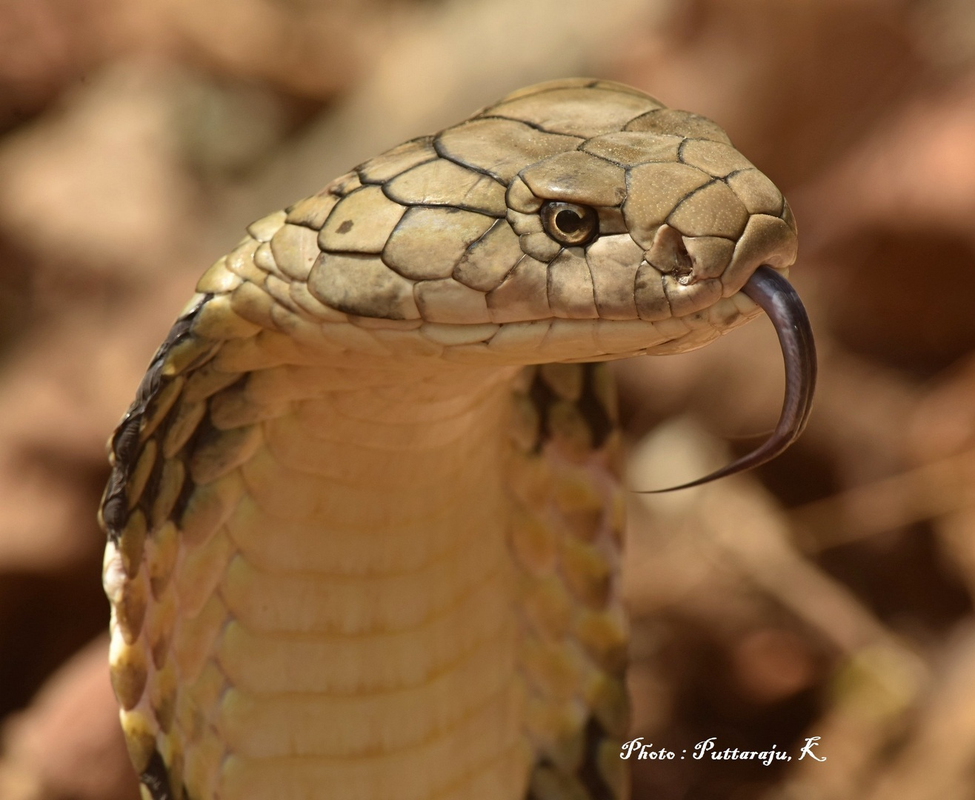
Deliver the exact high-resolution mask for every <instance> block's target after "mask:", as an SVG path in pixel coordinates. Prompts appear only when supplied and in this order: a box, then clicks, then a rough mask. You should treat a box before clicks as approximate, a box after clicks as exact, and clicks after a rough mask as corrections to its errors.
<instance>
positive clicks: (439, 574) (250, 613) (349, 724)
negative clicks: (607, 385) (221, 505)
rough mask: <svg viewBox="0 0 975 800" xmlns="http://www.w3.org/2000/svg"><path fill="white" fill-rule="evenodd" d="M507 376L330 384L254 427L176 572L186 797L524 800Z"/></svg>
mask: <svg viewBox="0 0 975 800" xmlns="http://www.w3.org/2000/svg"><path fill="white" fill-rule="evenodd" d="M510 375H511V373H510V372H505V371H498V370H492V371H490V372H486V371H483V370H482V371H475V370H471V369H466V368H465V369H461V368H458V369H457V370H449V371H444V370H443V368H442V367H441V368H440V370H439V371H438V372H437V373H436V374H433V373H431V374H425V373H424V372H423V370H422V369H406V370H404V369H402V368H398V369H396V370H391V371H390V372H389V373H388V374H385V375H377V374H376V372H375V370H374V369H372V370H371V371H370V379H369V385H368V386H363V384H364V383H366V381H365V380H364V379H363V380H360V382H359V383H360V385H359V387H358V388H342V387H341V386H340V385H339V384H342V383H345V384H348V383H349V381H348V375H347V374H344V377H340V375H339V372H338V371H336V372H334V373H332V374H329V373H328V372H327V371H325V372H323V373H322V374H321V376H320V377H321V382H320V383H319V389H318V390H317V391H315V392H312V393H311V394H315V395H316V396H314V397H307V396H302V397H296V398H292V399H291V400H290V401H289V403H288V407H289V408H290V411H289V412H288V413H285V414H282V415H281V416H278V417H276V418H274V419H269V420H266V421H264V422H263V423H262V434H263V436H262V439H263V441H262V444H261V445H260V447H258V448H257V449H256V451H255V452H254V454H253V455H252V456H251V457H250V459H249V460H248V461H246V462H245V463H244V464H242V466H241V467H240V474H241V476H242V478H243V483H244V485H245V492H244V494H243V496H242V499H241V500H240V502H239V504H238V505H237V507H236V510H235V511H234V512H233V513H232V514H231V516H230V517H229V518H228V520H227V521H226V523H225V524H224V526H223V527H222V528H221V529H220V530H219V531H218V532H217V533H216V534H214V535H213V537H212V538H211V539H210V540H209V541H208V542H206V543H205V544H202V545H200V547H199V548H198V549H197V550H191V551H188V553H187V554H186V556H185V557H184V559H183V562H182V564H181V566H180V569H179V570H178V571H179V573H180V574H179V575H178V576H177V584H178V588H179V589H180V594H181V597H180V608H181V614H182V616H183V620H182V622H181V624H180V626H179V630H178V633H177V639H176V641H175V642H174V648H175V650H176V653H177V661H178V662H179V666H180V671H181V674H180V676H179V677H180V683H181V684H183V685H185V686H186V687H187V689H186V691H185V692H184V696H183V698H182V699H181V702H182V703H184V704H187V705H192V706H193V707H194V709H196V710H197V711H198V712H199V713H198V714H196V715H193V714H186V715H185V716H187V717H188V718H204V719H206V720H208V725H207V728H206V731H204V732H203V733H202V734H201V733H200V731H199V730H198V726H197V727H194V728H192V729H187V730H186V731H184V735H185V738H186V742H185V751H186V752H187V753H188V755H189V759H190V761H191V762H192V763H188V764H187V771H186V777H187V789H188V794H189V796H190V797H211V796H213V797H220V798H237V797H241V798H243V797H277V796H282V797H313V796H319V794H316V792H319V793H320V791H321V787H326V786H336V785H342V786H355V787H357V791H356V792H354V793H352V794H349V795H348V796H355V797H359V798H363V800H368V798H377V799H378V798H389V797H393V796H395V797H399V798H403V799H404V800H408V799H409V798H416V800H431V798H452V797H457V798H460V797H463V798H477V797H484V798H489V797H497V796H504V797H509V796H510V797H515V796H520V795H519V792H522V791H523V790H524V783H525V780H526V776H527V772H528V767H529V760H530V755H529V748H528V745H527V742H526V741H525V739H524V730H523V724H522V720H523V717H524V713H523V705H524V690H523V687H522V685H521V679H520V677H519V673H518V667H517V661H518V656H517V649H518V641H519V636H520V633H519V629H518V624H519V623H518V614H517V613H516V608H517V602H518V600H517V597H516V591H517V589H516V569H515V567H514V565H513V563H512V560H511V556H510V554H509V551H508V545H507V542H506V530H507V524H508V516H509V508H508V502H509V501H508V499H507V496H506V489H505V486H504V483H503V480H504V478H503V476H504V474H505V470H504V469H503V468H502V467H503V464H502V462H503V459H504V458H505V456H506V453H507V443H506V441H505V440H504V438H503V435H502V434H500V433H499V432H500V431H504V430H506V427H507V420H506V419H505V416H506V415H507V414H508V413H509V412H508V408H509V405H510V400H509V386H508V384H509V383H510V381H509V380H508V379H509V378H510ZM321 387H326V388H325V389H324V390H322V388H321ZM328 387H331V388H328ZM303 394H305V395H307V394H309V393H308V392H305V393H303ZM214 560H225V562H226V567H225V569H222V570H210V569H206V570H204V569H202V568H201V567H202V565H203V564H204V563H205V562H206V563H211V565H212V562H213V561H214ZM204 572H205V574H208V575H209V574H214V575H219V576H220V577H219V580H218V582H217V583H216V584H215V585H212V586H209V587H208V586H206V585H205V583H206V582H205V581H204V582H202V583H201V582H200V580H199V579H198V576H200V575H202V574H204ZM218 754H219V755H218ZM499 791H500V792H501V793H500V794H499V793H498V792H499Z"/></svg>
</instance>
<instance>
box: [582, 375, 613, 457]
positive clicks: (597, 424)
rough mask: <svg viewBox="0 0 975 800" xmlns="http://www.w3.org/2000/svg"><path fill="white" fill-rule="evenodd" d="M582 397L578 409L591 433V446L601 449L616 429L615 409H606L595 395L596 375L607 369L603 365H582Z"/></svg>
mask: <svg viewBox="0 0 975 800" xmlns="http://www.w3.org/2000/svg"><path fill="white" fill-rule="evenodd" d="M582 368H583V383H582V396H581V397H580V398H579V402H578V407H579V411H580V412H581V413H582V416H583V417H584V418H585V420H586V424H587V425H588V426H589V430H590V431H591V432H592V445H593V447H594V448H595V449H597V450H598V449H599V448H600V447H602V446H603V445H604V444H605V443H606V440H607V439H608V438H609V435H610V434H611V433H612V432H613V429H614V428H615V427H616V408H614V407H608V408H607V406H606V405H604V404H603V401H602V400H601V399H600V398H599V395H598V394H597V393H596V373H597V371H599V370H605V369H609V367H607V366H606V365H605V364H602V363H595V364H583V365H582Z"/></svg>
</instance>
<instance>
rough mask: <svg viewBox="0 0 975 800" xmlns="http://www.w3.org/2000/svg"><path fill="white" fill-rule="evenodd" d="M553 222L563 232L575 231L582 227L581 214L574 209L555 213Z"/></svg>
mask: <svg viewBox="0 0 975 800" xmlns="http://www.w3.org/2000/svg"><path fill="white" fill-rule="evenodd" d="M555 224H556V225H557V226H558V229H559V230H560V231H562V232H563V233H575V232H576V231H578V230H579V228H581V227H582V216H581V215H579V214H577V213H576V212H575V211H569V210H565V211H560V212H559V213H558V214H556V215H555Z"/></svg>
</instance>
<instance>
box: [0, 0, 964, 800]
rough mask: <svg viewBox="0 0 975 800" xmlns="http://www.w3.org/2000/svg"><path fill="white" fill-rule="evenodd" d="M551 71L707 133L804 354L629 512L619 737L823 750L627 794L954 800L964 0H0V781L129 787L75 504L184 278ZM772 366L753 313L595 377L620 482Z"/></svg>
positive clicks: (87, 535) (761, 384)
mask: <svg viewBox="0 0 975 800" xmlns="http://www.w3.org/2000/svg"><path fill="white" fill-rule="evenodd" d="M570 75H594V76H599V77H605V78H611V79H615V80H620V81H624V82H627V83H630V84H633V85H635V86H638V87H640V88H643V89H645V90H647V91H649V92H650V93H652V94H654V95H656V96H658V97H659V98H661V99H662V100H663V101H664V102H666V103H668V104H669V105H673V106H676V107H680V108H686V109H690V110H694V111H697V112H700V113H703V114H706V115H708V116H710V117H712V118H714V119H715V120H717V121H718V122H719V123H720V124H722V125H723V126H724V127H725V128H726V129H727V130H728V132H729V134H730V135H731V137H732V139H733V140H734V141H735V143H736V144H737V145H738V147H739V148H740V149H741V150H742V151H743V152H744V153H745V154H746V155H747V156H748V157H749V158H750V159H751V160H752V161H754V162H755V163H756V164H757V165H758V166H759V167H760V168H762V169H763V170H764V171H765V172H766V173H767V174H768V175H769V176H770V177H771V178H772V179H773V180H774V181H775V182H776V183H777V184H778V185H779V186H780V187H781V188H782V189H783V190H784V191H785V193H786V194H787V196H788V197H789V198H790V201H791V203H792V205H793V208H794V210H795V212H796V216H797V218H798V220H799V224H800V233H801V237H800V240H801V243H802V244H801V249H800V261H799V265H798V266H797V268H796V269H795V270H794V272H793V276H794V282H795V284H796V286H797V287H798V289H799V291H800V294H802V296H803V297H804V298H805V300H806V302H807V305H808V307H809V310H810V315H811V317H812V319H813V323H814V327H815V329H816V334H817V339H818V343H819V349H820V356H821V373H820V374H821V384H820V391H819V394H818V399H817V403H816V409H815V412H814V416H813V420H812V422H811V424H810V426H809V428H808V431H807V433H806V434H805V436H804V437H803V438H802V440H801V441H800V442H799V443H798V445H796V446H795V447H794V448H793V449H792V450H791V451H790V452H789V453H788V454H786V455H785V456H784V457H783V458H781V459H779V460H778V461H776V462H774V463H773V464H772V465H770V466H768V467H766V468H764V469H762V470H760V471H759V472H757V473H753V474H749V475H745V476H740V477H736V478H733V479H730V480H727V481H723V482H720V483H718V484H715V485H712V486H709V487H705V488H702V489H698V490H693V491H689V492H683V493H678V494H675V495H672V496H646V495H644V496H639V495H634V496H633V502H632V514H631V525H630V534H629V553H628V556H627V561H626V570H627V574H626V584H627V591H628V596H629V603H630V608H631V610H632V614H633V620H634V621H633V646H632V660H633V665H632V671H631V678H632V681H631V683H632V690H633V695H634V733H635V734H636V735H642V736H644V737H645V738H646V740H647V741H648V742H653V743H654V744H655V745H657V746H658V747H659V746H663V747H667V748H670V749H674V750H677V751H678V752H679V751H680V750H681V749H684V748H686V749H688V750H689V751H690V748H691V747H692V746H693V744H694V743H696V742H698V741H700V740H703V739H706V738H708V737H712V736H714V737H717V740H718V743H719V745H720V747H721V748H724V747H738V748H743V749H757V750H762V749H767V748H769V747H770V746H771V745H772V744H775V745H777V747H778V749H780V750H781V749H789V750H791V752H793V753H794V754H796V755H798V752H799V747H800V746H801V744H802V742H803V741H804V739H805V737H807V736H820V737H822V738H821V742H820V746H819V748H818V750H817V753H818V754H819V755H820V756H826V757H827V758H828V760H827V761H825V762H811V761H810V759H806V760H804V761H802V762H798V761H797V760H796V759H793V761H792V762H789V763H784V762H776V763H775V764H774V765H772V766H769V767H763V766H760V765H758V764H756V763H755V762H710V761H703V762H698V761H692V760H689V759H687V760H684V761H680V760H675V761H672V762H666V763H660V762H656V761H640V762H635V763H634V762H631V763H633V765H634V768H635V792H634V796H635V798H639V799H640V800H642V799H643V798H658V799H659V800H679V799H680V798H693V800H709V799H710V798H715V800H717V799H718V798H722V799H723V798H731V799H732V800H753V799H754V800H818V799H819V798H829V799H830V800H833V799H836V800H844V799H845V798H850V799H851V800H852V799H853V798H857V799H858V800H859V799H860V798H867V799H868V800H888V799H891V800H894V799H896V800H924V799H926V798H932V799H933V798H938V799H939V800H952V798H971V797H973V796H975V774H973V769H972V765H973V763H975V679H973V677H972V676H973V675H975V624H973V608H972V597H973V593H975V403H973V399H975V313H973V310H972V306H973V304H975V7H973V6H972V4H971V2H970V0H790V1H789V2H782V0H613V2H607V3H594V2H591V0H530V1H529V2H525V0H361V1H360V2H355V0H0V797H2V798H4V799H5V800H42V799H43V800H55V799H56V800H69V799H70V800H96V799H97V800H115V799H116V798H117V799H118V800H123V799H124V798H135V797H137V793H136V790H135V786H134V779H133V778H132V777H131V775H130V773H129V771H128V769H127V766H126V762H125V755H124V752H123V749H122V745H121V741H120V736H119V734H118V732H117V719H116V713H115V709H114V704H113V702H112V699H111V694H110V689H109V686H108V680H107V676H106V672H105V667H104V663H105V648H106V638H105V635H104V632H105V629H106V625H107V616H108V608H107V604H106V602H105V600H104V598H103V596H102V593H101V588H100V584H99V573H100V563H101V550H102V535H101V533H100V532H99V530H98V528H97V526H96V524H95V508H96V505H97V501H98V497H99V494H100V491H101V487H102V485H103V483H104V480H105V478H106V475H107V465H106V461H105V451H104V441H105V439H106V437H107V435H108V433H109V432H110V430H111V429H112V427H113V426H114V424H115V423H116V422H117V420H118V418H119V416H120V414H121V413H122V411H123V410H124V408H125V407H126V405H127V404H128V402H129V400H130V398H131V396H132V394H133V392H134V388H135V386H136V384H137V382H138V380H139V377H140V376H141V373H142V370H143V369H144V367H145V365H146V363H147V361H148V359H149V356H150V355H151V353H152V352H153V350H154V348H155V346H156V344H158V342H159V341H160V340H161V339H162V337H163V336H164V335H165V332H166V330H167V328H168V326H169V323H170V322H171V320H172V319H173V317H174V316H175V314H176V312H177V311H178V309H179V308H180V307H181V306H182V304H183V301H184V300H185V299H186V298H188V296H189V294H190V293H191V291H192V286H193V283H194V280H195V278H196V276H198V275H199V274H200V273H201V272H202V270H203V269H204V268H205V267H206V266H207V265H208V264H209V263H211V262H212V261H213V260H214V259H215V258H216V257H217V256H218V255H220V254H221V253H222V252H224V251H225V250H227V249H228V248H229V246H230V245H232V243H233V242H234V241H236V239H237V238H238V235H239V231H241V229H242V228H243V226H244V225H245V224H247V223H248V222H249V221H251V220H252V219H254V218H256V217H258V216H261V215H263V214H264V213H266V212H268V211H271V210H273V209H275V208H278V207H280V206H283V205H285V204H287V203H289V202H291V201H294V200H296V199H298V198H300V197H302V196H304V195H305V194H308V193H310V192H312V191H314V190H317V189H318V188H319V187H320V186H322V185H324V183H326V182H327V181H328V180H329V179H331V178H332V177H334V176H335V175H338V174H340V173H341V172H344V171H345V170H347V169H348V168H349V167H351V166H352V165H354V164H356V163H358V162H359V161H361V160H363V159H365V158H367V157H368V156H370V155H373V154H375V153H377V152H379V151H380V150H382V149H384V148H386V147H388V146H391V145H394V144H396V143H398V142H399V141H401V140H403V139H406V138H409V137H411V136H415V135H419V134H422V133H427V132H430V131H432V130H435V129H437V128H438V127H440V126H443V125H445V124H449V123H451V122H454V121H456V120H458V119H460V118H462V117H464V116H466V115H467V114H468V113H470V112H471V111H473V110H474V109H476V108H478V107H479V106H481V105H483V104H485V103H487V102H490V101H492V100H494V99H496V98H497V97H499V96H501V95H502V94H504V93H506V92H507V91H509V90H512V89H515V88H517V87H519V86H521V85H525V84H529V83H532V82H535V81H539V80H545V79H549V78H554V77H563V76H570ZM780 360H781V359H780V356H779V353H778V347H777V344H776V341H775V336H774V334H773V332H772V330H771V327H770V326H769V325H768V323H767V322H764V321H760V322H757V323H755V324H753V325H751V326H748V327H747V328H746V329H744V330H742V331H739V332H736V333H735V334H733V335H732V336H729V337H727V338H726V339H724V340H722V341H721V342H718V343H716V344H715V345H713V346H711V347H708V348H706V349H704V350H702V351H698V352H696V353H693V354H689V355H686V356H681V357H677V358H660V359H643V360H641V361H639V362H634V363H624V364H620V365H619V375H620V380H621V384H622V397H623V413H624V418H625V422H626V424H627V427H628V431H629V439H630V442H631V445H632V463H631V471H630V475H631V483H632V485H633V486H634V487H635V488H641V487H642V488H648V487H653V486H660V485H665V484H668V483H673V482H674V480H673V479H674V478H677V479H682V478H690V477H694V476H696V475H699V474H703V472H705V471H706V470H707V469H708V468H710V467H712V466H714V465H715V464H717V463H721V462H723V461H724V460H726V459H727V458H729V453H730V452H734V451H740V450H744V449H745V448H747V447H748V446H749V445H751V444H753V441H752V440H751V439H749V438H748V437H754V436H756V435H760V434H761V433H762V432H763V431H766V430H768V429H769V428H770V427H771V425H772V424H773V422H774V420H775V418H776V415H777V412H778V408H779V404H780V402H781V383H782V378H781V366H780ZM727 442H730V449H729V445H728V444H726V443H727Z"/></svg>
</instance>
